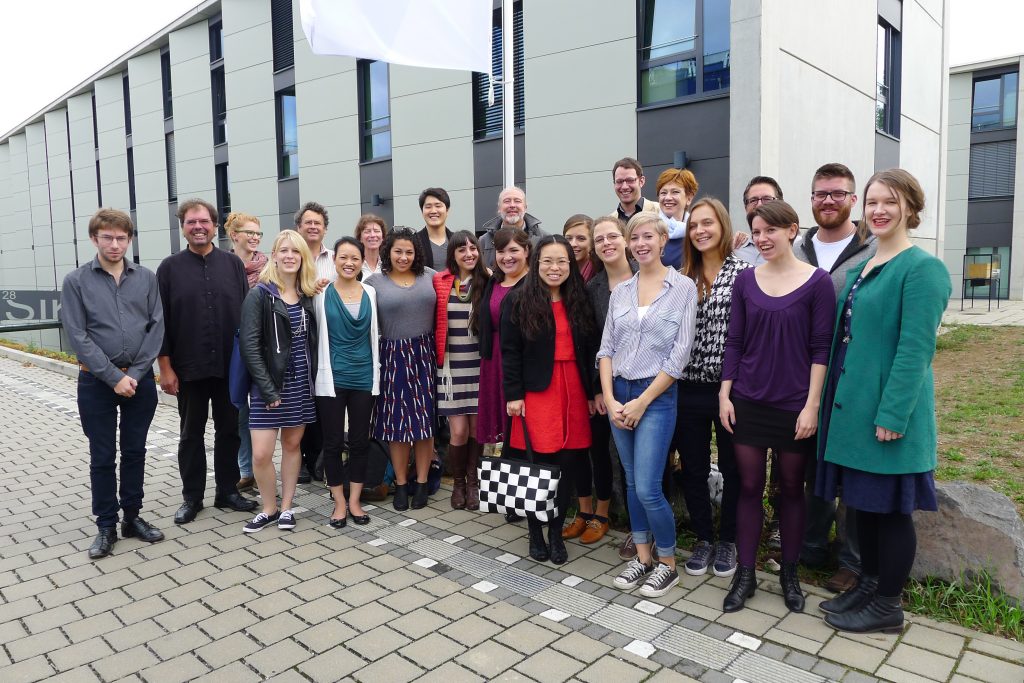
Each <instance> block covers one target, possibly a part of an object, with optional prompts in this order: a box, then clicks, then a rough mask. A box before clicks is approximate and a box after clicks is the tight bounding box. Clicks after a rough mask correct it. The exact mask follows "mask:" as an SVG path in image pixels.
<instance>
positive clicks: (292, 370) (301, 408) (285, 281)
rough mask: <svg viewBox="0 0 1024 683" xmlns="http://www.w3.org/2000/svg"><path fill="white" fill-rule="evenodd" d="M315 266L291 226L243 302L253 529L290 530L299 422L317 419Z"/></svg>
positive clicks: (298, 455)
mask: <svg viewBox="0 0 1024 683" xmlns="http://www.w3.org/2000/svg"><path fill="white" fill-rule="evenodd" d="M314 295H316V271H315V269H314V267H313V257H312V256H311V255H310V252H309V248H308V247H307V246H306V241H305V240H304V239H303V238H302V236H301V235H299V233H297V232H295V231H294V230H284V231H282V232H281V234H280V235H278V236H277V239H276V240H274V248H273V250H272V251H271V255H270V262H269V263H267V266H266V267H265V268H264V269H263V271H262V272H261V273H260V277H259V284H257V285H256V286H255V287H254V288H253V289H252V290H250V292H249V295H248V296H247V297H246V299H245V302H244V303H243V304H242V324H241V329H240V332H239V344H238V345H239V351H240V353H241V355H242V359H243V360H244V361H245V365H246V367H247V368H248V369H249V374H250V375H251V376H252V388H251V389H250V407H249V430H250V431H251V432H252V460H253V474H254V475H255V476H256V483H257V484H258V485H259V488H260V494H261V497H262V499H263V510H262V511H261V512H260V513H259V514H258V515H256V517H255V518H253V520H252V521H250V522H249V523H248V524H246V525H245V528H244V531H245V532H246V533H250V534H251V533H256V532H257V531H260V530H261V529H263V527H265V526H269V525H270V524H273V523H274V522H277V525H278V528H280V529H284V530H289V529H294V528H295V515H294V513H293V512H292V510H291V504H292V499H293V498H294V496H295V486H296V484H297V483H298V478H299V465H300V463H301V460H302V455H301V453H300V450H299V443H300V442H301V441H302V433H303V432H304V431H305V429H306V425H307V424H310V423H311V422H315V421H316V409H315V407H314V403H313V376H314V372H315V370H313V369H314V368H315V367H316V365H315V363H316V358H317V327H316V314H315V312H314V309H313V296H314ZM278 430H280V434H281V454H282V455H281V507H280V508H278V506H277V473H276V472H275V471H274V461H273V456H274V442H275V441H277V435H278Z"/></svg>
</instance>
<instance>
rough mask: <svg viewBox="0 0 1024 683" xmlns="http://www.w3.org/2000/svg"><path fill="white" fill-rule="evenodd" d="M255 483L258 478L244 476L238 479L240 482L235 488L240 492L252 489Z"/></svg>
mask: <svg viewBox="0 0 1024 683" xmlns="http://www.w3.org/2000/svg"><path fill="white" fill-rule="evenodd" d="M255 485H256V479H254V478H253V477H242V478H241V479H239V480H238V483H237V484H235V488H236V489H238V492H239V493H241V492H242V491H249V490H251V489H252V488H253V486H255Z"/></svg>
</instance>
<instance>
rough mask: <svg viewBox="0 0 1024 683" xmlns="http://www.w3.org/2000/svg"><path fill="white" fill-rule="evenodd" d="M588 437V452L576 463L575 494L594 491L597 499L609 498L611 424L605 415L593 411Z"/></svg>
mask: <svg viewBox="0 0 1024 683" xmlns="http://www.w3.org/2000/svg"><path fill="white" fill-rule="evenodd" d="M590 438H591V446H590V452H589V453H588V454H587V455H586V456H584V457H583V458H580V461H579V463H578V464H577V465H576V495H577V496H578V497H580V498H589V497H590V496H591V495H593V493H594V492H595V491H596V492H597V499H598V500H611V499H612V453H611V441H612V426H611V423H610V422H609V421H608V416H607V415H601V414H600V413H594V416H593V417H592V418H590ZM622 480H623V481H625V480H626V477H625V475H623V477H622Z"/></svg>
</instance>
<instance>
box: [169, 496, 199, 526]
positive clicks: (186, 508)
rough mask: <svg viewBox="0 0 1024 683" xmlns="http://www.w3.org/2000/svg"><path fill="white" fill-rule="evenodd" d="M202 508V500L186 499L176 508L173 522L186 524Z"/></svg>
mask: <svg viewBox="0 0 1024 683" xmlns="http://www.w3.org/2000/svg"><path fill="white" fill-rule="evenodd" d="M202 509H203V502H202V501H201V500H186V501H185V502H184V503H182V504H181V507H180V508H178V511H177V512H175V513H174V523H175V524H188V523H189V522H191V521H192V520H193V519H195V518H196V515H198V514H199V511H200V510H202Z"/></svg>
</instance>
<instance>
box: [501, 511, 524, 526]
mask: <svg viewBox="0 0 1024 683" xmlns="http://www.w3.org/2000/svg"><path fill="white" fill-rule="evenodd" d="M521 521H523V518H522V517H520V516H519V515H517V514H516V513H514V512H506V513H505V522H506V523H508V524H515V523H516V522H521Z"/></svg>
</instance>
